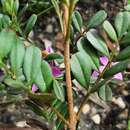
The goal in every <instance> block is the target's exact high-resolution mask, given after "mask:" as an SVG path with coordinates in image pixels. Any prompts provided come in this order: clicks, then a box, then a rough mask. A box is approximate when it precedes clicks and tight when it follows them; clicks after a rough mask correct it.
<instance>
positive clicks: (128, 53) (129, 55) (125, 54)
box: [116, 46, 130, 60]
mask: <svg viewBox="0 0 130 130" xmlns="http://www.w3.org/2000/svg"><path fill="white" fill-rule="evenodd" d="M126 59H130V46H128V47H126V48H125V49H124V50H122V51H121V52H120V53H119V55H117V57H116V60H126Z"/></svg>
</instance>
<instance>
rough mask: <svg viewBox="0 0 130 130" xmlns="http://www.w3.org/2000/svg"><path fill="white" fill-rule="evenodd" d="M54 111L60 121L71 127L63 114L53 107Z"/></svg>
mask: <svg viewBox="0 0 130 130" xmlns="http://www.w3.org/2000/svg"><path fill="white" fill-rule="evenodd" d="M51 109H52V111H54V112H55V113H56V115H57V116H58V117H59V119H61V120H62V122H63V123H64V124H65V125H67V126H69V122H68V121H67V120H66V119H65V118H64V117H63V116H62V115H61V113H60V112H59V111H57V110H56V109H55V108H54V107H51Z"/></svg>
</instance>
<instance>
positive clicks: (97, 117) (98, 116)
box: [91, 114, 101, 125]
mask: <svg viewBox="0 0 130 130" xmlns="http://www.w3.org/2000/svg"><path fill="white" fill-rule="evenodd" d="M91 119H92V120H93V122H94V123H95V124H97V125H99V124H100V122H101V117H100V115H99V114H96V115H94V116H92V117H91Z"/></svg>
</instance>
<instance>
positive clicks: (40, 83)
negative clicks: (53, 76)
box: [35, 70, 47, 92]
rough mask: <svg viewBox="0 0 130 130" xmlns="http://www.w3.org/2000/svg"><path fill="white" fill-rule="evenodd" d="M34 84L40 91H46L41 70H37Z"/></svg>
mask: <svg viewBox="0 0 130 130" xmlns="http://www.w3.org/2000/svg"><path fill="white" fill-rule="evenodd" d="M35 84H36V85H37V86H38V88H39V90H40V91H41V92H45V91H46V89H47V88H46V84H45V81H44V79H43V75H42V72H41V70H40V71H39V73H38V75H37V76H36V79H35Z"/></svg>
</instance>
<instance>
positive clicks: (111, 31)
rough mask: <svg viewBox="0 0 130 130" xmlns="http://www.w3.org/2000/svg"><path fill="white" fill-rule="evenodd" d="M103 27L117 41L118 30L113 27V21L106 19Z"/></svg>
mask: <svg viewBox="0 0 130 130" xmlns="http://www.w3.org/2000/svg"><path fill="white" fill-rule="evenodd" d="M103 28H104V30H105V31H106V32H107V34H108V36H109V37H110V38H111V39H112V40H113V41H115V42H116V41H117V36H116V32H115V30H114V28H113V26H112V25H111V23H110V22H109V21H107V20H106V21H104V23H103Z"/></svg>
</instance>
